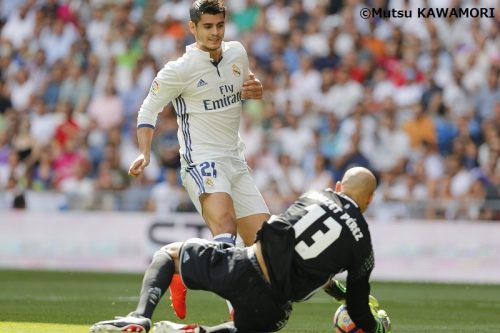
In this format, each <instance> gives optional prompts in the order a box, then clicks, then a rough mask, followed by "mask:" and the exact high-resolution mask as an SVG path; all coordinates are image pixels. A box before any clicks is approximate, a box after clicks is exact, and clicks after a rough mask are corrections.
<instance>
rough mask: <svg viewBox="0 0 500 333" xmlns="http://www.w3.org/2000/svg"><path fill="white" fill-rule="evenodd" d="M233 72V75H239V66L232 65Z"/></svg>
mask: <svg viewBox="0 0 500 333" xmlns="http://www.w3.org/2000/svg"><path fill="white" fill-rule="evenodd" d="M233 74H234V76H240V75H241V71H240V68H239V67H238V66H236V65H233Z"/></svg>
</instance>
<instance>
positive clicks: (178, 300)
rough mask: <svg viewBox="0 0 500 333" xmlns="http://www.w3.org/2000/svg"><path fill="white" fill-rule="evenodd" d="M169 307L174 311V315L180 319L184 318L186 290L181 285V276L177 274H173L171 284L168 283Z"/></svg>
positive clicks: (182, 284)
mask: <svg viewBox="0 0 500 333" xmlns="http://www.w3.org/2000/svg"><path fill="white" fill-rule="evenodd" d="M169 289H170V301H171V303H170V305H171V306H172V308H173V309H174V312H175V315H176V316H177V317H178V318H180V319H184V318H186V312H187V310H186V293H187V289H186V286H185V285H184V283H182V279H181V276H180V275H179V274H174V276H173V277H172V282H170V286H169Z"/></svg>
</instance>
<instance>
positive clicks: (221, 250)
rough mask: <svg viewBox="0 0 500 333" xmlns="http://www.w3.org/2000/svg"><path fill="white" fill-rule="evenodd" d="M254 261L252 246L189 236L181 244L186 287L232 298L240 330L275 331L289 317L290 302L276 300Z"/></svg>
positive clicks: (181, 260) (181, 269) (229, 299)
mask: <svg viewBox="0 0 500 333" xmlns="http://www.w3.org/2000/svg"><path fill="white" fill-rule="evenodd" d="M255 264H256V258H255V257H254V254H253V252H252V251H251V250H249V249H241V248H236V247H233V246H231V245H229V244H226V243H220V242H210V241H207V240H203V239H190V240H188V241H186V242H185V243H184V244H183V246H182V248H181V254H180V274H181V277H182V280H183V281H184V284H185V285H186V287H187V288H189V289H195V290H207V291H212V292H214V293H216V294H217V295H219V296H221V297H222V298H224V299H227V300H228V301H230V302H231V304H232V306H233V307H234V325H235V327H236V328H237V329H238V332H245V333H247V332H248V333H254V332H255V333H256V332H259V333H261V332H275V331H278V330H279V329H281V328H282V327H283V326H284V325H285V324H286V322H287V321H288V317H289V315H290V312H291V303H290V302H280V301H277V299H276V297H274V296H273V293H272V290H271V286H270V284H268V283H267V282H266V281H265V280H264V279H263V277H262V275H261V274H262V273H261V272H260V270H258V267H256V266H255Z"/></svg>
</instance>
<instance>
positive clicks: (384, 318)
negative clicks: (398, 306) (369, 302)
mask: <svg viewBox="0 0 500 333" xmlns="http://www.w3.org/2000/svg"><path fill="white" fill-rule="evenodd" d="M375 320H377V321H378V323H379V329H378V330H377V332H380V333H391V319H390V318H389V316H388V315H387V312H385V310H382V309H380V310H378V311H377V314H376V315H375Z"/></svg>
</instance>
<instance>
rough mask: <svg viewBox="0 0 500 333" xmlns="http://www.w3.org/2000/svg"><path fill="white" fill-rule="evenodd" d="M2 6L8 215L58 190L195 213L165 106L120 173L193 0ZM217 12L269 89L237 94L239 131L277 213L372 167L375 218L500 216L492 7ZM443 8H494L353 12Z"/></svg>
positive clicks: (0, 183) (2, 136) (281, 2)
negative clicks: (140, 161) (143, 152)
mask: <svg viewBox="0 0 500 333" xmlns="http://www.w3.org/2000/svg"><path fill="white" fill-rule="evenodd" d="M0 4H1V7H0V19H1V22H0V29H1V33H0V78H1V80H0V192H3V193H4V195H3V196H0V197H1V198H0V199H2V200H3V202H2V203H0V209H7V208H10V207H24V206H26V205H27V206H28V208H30V206H33V207H34V206H37V202H36V201H37V200H41V201H40V202H45V201H43V199H41V198H42V197H43V196H44V195H45V194H48V193H51V194H54V193H58V195H62V198H63V200H62V201H61V202H59V201H58V209H63V208H71V209H123V210H142V209H149V210H155V209H156V210H157V211H158V213H159V214H167V213H168V212H169V211H176V210H192V209H193V207H192V206H191V204H190V203H189V199H188V198H187V196H186V195H185V192H184V190H183V188H182V187H181V185H180V184H179V179H178V176H177V175H178V172H177V171H178V168H179V155H178V154H179V153H178V149H179V147H178V142H177V134H176V132H177V123H176V117H175V112H174V111H173V108H172V106H171V105H169V106H167V107H166V108H165V110H164V111H163V112H162V113H161V114H160V117H159V120H158V123H157V130H156V135H155V139H154V143H153V147H154V153H155V154H154V156H152V161H151V165H150V166H149V167H148V168H147V169H146V175H145V176H144V177H140V178H138V179H132V178H130V177H129V176H128V175H127V170H128V166H129V163H130V162H131V161H132V160H133V159H134V158H135V157H136V156H137V155H138V149H137V145H136V132H135V126H136V116H137V111H138V109H139V107H140V105H141V103H142V101H143V99H144V97H145V96H146V94H147V92H148V90H149V87H150V84H151V82H152V80H153V78H154V76H155V74H156V72H157V71H158V70H159V69H160V68H161V67H162V66H163V65H164V64H165V62H167V61H168V60H169V59H175V58H177V57H178V56H179V55H181V54H182V53H183V52H184V48H185V45H187V44H190V43H192V42H193V41H194V39H193V37H192V36H191V35H190V34H189V31H188V28H187V23H186V22H187V21H188V20H189V6H190V5H191V0H149V1H148V0H71V1H69V0H24V1H3V2H1V3H0ZM226 6H227V7H228V20H227V24H226V39H228V40H240V41H241V42H242V43H243V44H244V45H245V46H246V48H247V51H248V54H249V59H250V62H251V66H250V67H251V68H252V69H254V71H255V73H256V76H257V77H258V78H259V79H260V80H261V81H262V82H263V85H264V98H263V99H262V100H260V101H255V100H252V101H245V102H244V103H245V104H244V109H245V112H244V114H243V118H242V119H243V121H242V125H241V136H242V138H243V141H244V142H245V143H246V157H247V161H248V164H249V165H250V167H251V168H252V169H253V176H254V178H255V180H256V183H257V185H258V186H259V188H260V190H261V191H262V193H263V195H264V197H265V199H266V201H267V203H268V205H269V208H270V210H271V211H272V212H279V211H282V210H283V208H284V207H287V206H288V205H289V204H290V202H291V201H292V200H294V199H295V198H296V196H297V195H298V194H300V193H302V192H303V191H304V190H306V189H310V188H314V189H321V188H324V187H328V186H333V185H334V183H335V182H336V181H337V180H338V179H339V178H340V176H341V175H342V174H343V173H344V171H345V170H346V169H347V168H348V167H349V166H352V165H360V166H364V167H368V168H370V169H371V170H373V171H374V172H375V173H376V174H377V176H378V177H379V190H378V193H379V194H378V196H377V197H376V202H375V203H374V205H373V206H372V208H371V210H370V211H369V213H370V214H372V215H375V216H376V217H379V218H380V219H385V218H387V219H389V218H391V219H394V218H407V217H416V218H429V219H442V218H444V219H472V220H475V219H486V220H500V208H499V207H500V85H499V76H500V6H499V5H498V1H494V0H493V1H479V0H469V1H467V0H464V1H457V0H445V1H436V0H434V1H433V0H388V1H384V0H372V1H362V0H344V1H335V0H274V1H272V0H229V1H226ZM443 6H450V7H453V6H473V7H495V6H496V7H495V15H496V17H495V18H475V19H474V18H464V17H462V18H456V17H450V18H446V19H444V18H440V19H437V18H435V19H432V18H429V19H417V18H400V19H393V18H386V19H381V18H371V19H367V20H366V19H362V18H361V17H360V15H359V12H360V10H361V9H362V8H363V7H376V8H388V9H391V8H396V9H414V10H415V11H416V8H418V7H443ZM27 198H32V199H29V200H27ZM68 198H69V199H68ZM117 198H120V199H119V200H118V199H117ZM38 205H40V203H39V204H38Z"/></svg>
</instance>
